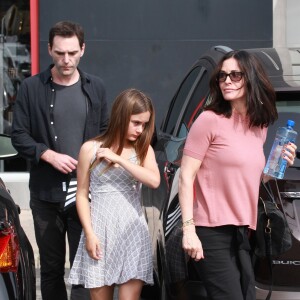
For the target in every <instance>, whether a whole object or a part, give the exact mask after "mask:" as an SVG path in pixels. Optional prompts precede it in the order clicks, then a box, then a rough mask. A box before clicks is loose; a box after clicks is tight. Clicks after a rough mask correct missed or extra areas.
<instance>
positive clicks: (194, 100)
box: [178, 70, 210, 138]
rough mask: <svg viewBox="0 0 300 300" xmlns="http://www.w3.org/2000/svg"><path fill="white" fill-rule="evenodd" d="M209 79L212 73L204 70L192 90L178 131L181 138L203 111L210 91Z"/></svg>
mask: <svg viewBox="0 0 300 300" xmlns="http://www.w3.org/2000/svg"><path fill="white" fill-rule="evenodd" d="M209 80H210V75H209V74H208V72H207V71H206V70H204V72H203V74H202V76H201V78H200V80H199V81H198V84H197V87H196V88H195V89H194V90H193V91H192V95H191V98H190V100H189V103H188V106H187V107H186V110H185V112H184V115H183V118H182V120H181V123H180V126H179V131H178V137H179V138H183V137H186V136H187V134H188V131H189V130H190V128H191V125H192V124H193V122H194V121H195V119H196V118H197V117H198V116H199V114H200V113H201V112H202V108H203V106H204V104H205V103H206V99H207V95H208V91H209Z"/></svg>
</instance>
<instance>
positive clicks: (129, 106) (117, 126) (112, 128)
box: [94, 88, 155, 165]
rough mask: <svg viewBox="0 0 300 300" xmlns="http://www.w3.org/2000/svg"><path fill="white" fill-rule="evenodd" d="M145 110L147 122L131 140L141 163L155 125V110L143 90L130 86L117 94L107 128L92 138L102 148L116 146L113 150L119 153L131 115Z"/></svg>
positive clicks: (122, 146) (123, 143)
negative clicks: (139, 133) (148, 114)
mask: <svg viewBox="0 0 300 300" xmlns="http://www.w3.org/2000/svg"><path fill="white" fill-rule="evenodd" d="M147 111H149V112H150V119H149V122H148V123H146V124H145V128H144V130H143V132H142V134H141V135H140V136H139V137H138V138H137V139H136V140H135V141H133V142H132V146H133V148H134V149H135V152H136V154H137V157H138V160H139V163H140V164H141V165H142V164H143V162H144V160H145V158H146V155H147V151H148V148H149V145H150V142H151V139H152V136H153V133H154V126H155V112H154V108H153V104H152V101H151V99H150V98H149V97H148V96H147V95H145V94H144V93H143V92H141V91H139V90H137V89H133V88H131V89H127V90H125V91H123V92H122V93H121V94H119V95H118V96H117V98H116V99H115V101H114V103H113V106H112V109H111V115H110V119H109V124H108V128H107V130H106V131H105V133H104V134H103V135H100V136H98V137H96V138H95V139H94V140H96V141H98V142H101V147H104V148H112V147H115V146H117V149H116V150H113V151H114V152H115V153H116V154H118V155H120V154H121V153H122V150H123V148H124V145H125V141H126V136H127V131H128V126H129V122H130V118H131V116H132V115H137V114H140V113H144V112H147Z"/></svg>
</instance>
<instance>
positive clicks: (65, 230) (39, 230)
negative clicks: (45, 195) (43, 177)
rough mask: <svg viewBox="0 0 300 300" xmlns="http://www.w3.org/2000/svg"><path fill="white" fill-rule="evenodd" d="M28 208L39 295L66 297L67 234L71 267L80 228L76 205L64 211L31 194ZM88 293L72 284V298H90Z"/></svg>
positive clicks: (54, 298) (45, 298)
mask: <svg viewBox="0 0 300 300" xmlns="http://www.w3.org/2000/svg"><path fill="white" fill-rule="evenodd" d="M30 208H31V210H32V215H33V221H34V230H35V237H36V242H37V245H38V248H39V253H40V264H41V292H42V298H43V300H67V299H68V298H67V290H66V285H65V281H64V274H65V256H66V234H67V237H68V243H69V256H70V266H72V264H73V261H74V258H75V254H76V251H77V247H78V243H79V239H80V234H81V231H82V227H81V223H80V220H79V217H78V214H77V211H76V206H75V205H74V206H73V207H70V208H69V209H67V210H66V211H64V210H63V207H62V205H61V204H60V203H52V202H46V201H41V200H39V199H35V198H34V197H32V196H31V200H30ZM89 295H90V294H89V290H88V289H84V288H83V287H82V286H72V290H71V299H72V300H79V299H80V300H85V299H90V296H89Z"/></svg>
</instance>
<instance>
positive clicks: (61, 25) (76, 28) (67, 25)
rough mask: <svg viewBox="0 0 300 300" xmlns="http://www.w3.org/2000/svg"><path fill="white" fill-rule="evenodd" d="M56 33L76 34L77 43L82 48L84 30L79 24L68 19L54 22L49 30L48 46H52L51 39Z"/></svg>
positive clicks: (62, 34) (68, 35)
mask: <svg viewBox="0 0 300 300" xmlns="http://www.w3.org/2000/svg"><path fill="white" fill-rule="evenodd" d="M56 35H59V36H62V37H72V36H74V35H75V36H77V38H78V41H79V45H80V47H81V48H82V46H83V44H84V31H83V28H82V27H81V25H79V24H77V23H74V22H70V21H61V22H58V23H56V24H55V25H54V26H53V27H52V28H51V29H50V31H49V45H50V48H52V46H53V39H54V37H55V36H56Z"/></svg>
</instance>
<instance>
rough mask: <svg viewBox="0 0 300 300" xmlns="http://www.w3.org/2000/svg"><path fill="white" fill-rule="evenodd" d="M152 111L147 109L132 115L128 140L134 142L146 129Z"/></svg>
mask: <svg viewBox="0 0 300 300" xmlns="http://www.w3.org/2000/svg"><path fill="white" fill-rule="evenodd" d="M150 116H151V114H150V112H149V111H146V112H143V113H140V114H137V115H131V117H130V121H129V126H128V131H127V140H128V141H130V142H134V141H135V140H136V139H137V138H138V137H139V136H140V135H141V134H142V132H143V131H144V128H145V125H146V123H148V122H149V120H150Z"/></svg>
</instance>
